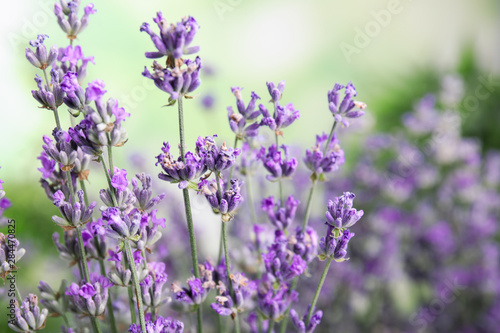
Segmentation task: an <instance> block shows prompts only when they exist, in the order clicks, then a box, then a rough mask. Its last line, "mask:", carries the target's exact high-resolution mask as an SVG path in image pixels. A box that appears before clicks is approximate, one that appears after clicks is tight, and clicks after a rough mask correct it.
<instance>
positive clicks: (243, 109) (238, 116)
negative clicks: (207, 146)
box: [227, 87, 260, 140]
mask: <svg viewBox="0 0 500 333" xmlns="http://www.w3.org/2000/svg"><path fill="white" fill-rule="evenodd" d="M241 90H242V88H239V87H232V88H231V91H232V93H233V94H234V96H235V97H236V108H237V110H238V112H235V111H234V110H233V108H232V107H231V106H229V107H228V108H227V116H228V119H229V127H230V128H231V130H232V131H233V132H234V134H236V137H237V138H239V139H240V140H247V139H248V138H252V137H255V136H257V134H258V133H259V127H260V122H258V121H256V119H257V118H258V117H259V116H260V110H259V109H258V108H256V106H255V104H256V102H257V100H259V99H260V97H259V96H258V95H257V94H256V93H255V92H253V91H252V94H251V100H250V102H249V103H248V105H247V106H245V102H244V101H243V96H242V94H241ZM247 122H248V123H250V125H248V126H247Z"/></svg>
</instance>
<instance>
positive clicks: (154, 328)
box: [128, 313, 184, 333]
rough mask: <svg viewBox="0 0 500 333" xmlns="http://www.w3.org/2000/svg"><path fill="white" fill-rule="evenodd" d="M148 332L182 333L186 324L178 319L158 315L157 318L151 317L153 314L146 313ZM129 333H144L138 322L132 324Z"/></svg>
mask: <svg viewBox="0 0 500 333" xmlns="http://www.w3.org/2000/svg"><path fill="white" fill-rule="evenodd" d="M145 319H146V332H147V333H182V332H184V324H183V323H182V322H181V321H179V320H176V319H171V318H163V317H162V316H157V317H156V319H155V320H153V318H151V314H149V313H148V314H146V318H145ZM128 333H143V331H142V330H141V326H140V325H138V324H132V325H130V328H129V329H128Z"/></svg>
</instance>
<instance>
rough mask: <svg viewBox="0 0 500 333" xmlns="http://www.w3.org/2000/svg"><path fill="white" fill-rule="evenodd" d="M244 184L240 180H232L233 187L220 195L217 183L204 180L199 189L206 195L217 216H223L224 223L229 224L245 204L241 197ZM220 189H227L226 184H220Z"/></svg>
mask: <svg viewBox="0 0 500 333" xmlns="http://www.w3.org/2000/svg"><path fill="white" fill-rule="evenodd" d="M242 185H243V182H242V181H240V180H238V179H231V187H230V188H229V189H227V190H226V191H224V193H222V194H221V193H220V192H219V191H218V187H217V183H216V181H215V180H214V181H212V182H208V181H207V180H203V181H201V182H200V184H199V185H198V188H199V189H200V190H201V191H202V192H203V194H205V197H206V198H207V200H208V203H209V204H210V206H212V209H213V211H214V213H215V214H219V213H220V214H221V216H222V217H221V218H222V221H223V222H229V221H231V220H232V219H233V218H234V215H235V213H236V210H237V209H238V207H239V206H240V204H241V203H242V202H243V197H242V196H241V194H240V192H241V186H242ZM219 188H221V189H223V188H225V186H224V183H223V182H221V183H220V184H219Z"/></svg>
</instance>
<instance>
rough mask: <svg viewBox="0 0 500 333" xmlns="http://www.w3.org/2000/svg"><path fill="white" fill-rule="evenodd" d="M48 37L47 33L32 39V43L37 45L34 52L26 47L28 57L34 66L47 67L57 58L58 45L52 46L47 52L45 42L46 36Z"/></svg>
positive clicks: (34, 45)
mask: <svg viewBox="0 0 500 333" xmlns="http://www.w3.org/2000/svg"><path fill="white" fill-rule="evenodd" d="M48 37H49V36H47V35H38V37H37V39H36V40H32V41H30V45H31V46H32V47H36V50H35V51H34V52H33V50H32V49H30V48H26V53H25V54H26V59H28V61H29V62H30V63H31V64H32V65H33V66H35V67H37V68H40V69H46V68H47V67H48V66H50V65H52V63H53V62H54V61H55V60H56V58H57V46H55V45H54V46H52V47H51V48H50V50H49V52H48V53H47V48H46V47H45V45H44V44H43V41H44V40H45V38H48Z"/></svg>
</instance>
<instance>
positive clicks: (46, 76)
mask: <svg viewBox="0 0 500 333" xmlns="http://www.w3.org/2000/svg"><path fill="white" fill-rule="evenodd" d="M42 71H43V76H44V77H45V83H46V84H47V89H49V91H50V92H52V87H51V86H50V81H49V77H48V75H47V69H45V68H44V69H43V70H42ZM52 112H53V113H54V119H55V121H56V125H57V129H61V122H60V121H59V113H58V112H57V107H56V108H54V109H52Z"/></svg>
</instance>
